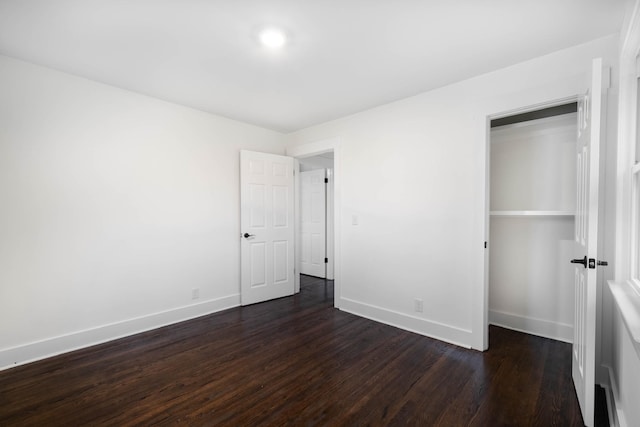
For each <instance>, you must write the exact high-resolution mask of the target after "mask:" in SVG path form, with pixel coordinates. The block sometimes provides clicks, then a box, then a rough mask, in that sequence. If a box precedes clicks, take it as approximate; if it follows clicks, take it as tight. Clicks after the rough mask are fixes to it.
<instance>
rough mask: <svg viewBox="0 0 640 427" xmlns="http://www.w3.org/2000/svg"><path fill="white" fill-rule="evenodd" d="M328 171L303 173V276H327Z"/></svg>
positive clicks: (301, 271) (301, 264)
mask: <svg viewBox="0 0 640 427" xmlns="http://www.w3.org/2000/svg"><path fill="white" fill-rule="evenodd" d="M325 178H326V170H325V169H317V170H313V171H308V172H301V173H300V198H301V201H300V217H301V226H300V228H301V231H300V234H301V237H302V238H301V241H302V251H301V252H302V253H301V256H300V273H302V274H308V275H310V276H315V277H322V278H325V277H326V274H327V273H326V263H325V258H326V242H327V240H326V239H327V235H326V233H327V226H326V211H327V207H326V206H327V205H326V203H327V196H326V188H327V187H326V182H325Z"/></svg>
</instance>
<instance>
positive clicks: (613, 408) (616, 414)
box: [603, 365, 628, 427]
mask: <svg viewBox="0 0 640 427" xmlns="http://www.w3.org/2000/svg"><path fill="white" fill-rule="evenodd" d="M603 366H604V367H605V368H607V370H608V371H609V381H608V382H609V384H607V385H605V386H603V387H604V389H605V392H606V396H607V410H608V411H609V425H610V426H611V427H627V425H628V424H627V420H626V418H625V416H624V413H623V412H622V411H621V405H619V404H618V402H619V401H620V389H619V388H618V384H617V383H616V377H615V376H614V375H613V369H612V368H611V367H610V366H606V365H603Z"/></svg>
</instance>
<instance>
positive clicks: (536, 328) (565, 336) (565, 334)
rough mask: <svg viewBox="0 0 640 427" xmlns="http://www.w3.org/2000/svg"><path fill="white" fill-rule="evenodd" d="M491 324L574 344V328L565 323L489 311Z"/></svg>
mask: <svg viewBox="0 0 640 427" xmlns="http://www.w3.org/2000/svg"><path fill="white" fill-rule="evenodd" d="M489 324H491V325H495V326H501V327H503V328H507V329H513V330H514V331H519V332H524V333H526V334H531V335H537V336H539V337H544V338H551V339H554V340H558V341H563V342H567V343H570V344H571V343H572V342H573V326H571V325H567V324H565V323H558V322H551V321H549V320H542V319H535V318H532V317H525V316H520V315H518V314H513V313H505V312H502V311H496V310H489Z"/></svg>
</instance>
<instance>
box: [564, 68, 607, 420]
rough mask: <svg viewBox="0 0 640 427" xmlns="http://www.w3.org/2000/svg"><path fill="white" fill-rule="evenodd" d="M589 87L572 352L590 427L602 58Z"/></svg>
mask: <svg viewBox="0 0 640 427" xmlns="http://www.w3.org/2000/svg"><path fill="white" fill-rule="evenodd" d="M591 74H592V75H591V81H590V89H589V90H588V91H587V93H586V94H585V95H584V96H582V97H581V98H580V99H579V100H578V142H577V145H576V162H577V163H576V169H577V176H576V178H577V186H576V221H575V236H574V240H575V246H576V252H575V259H574V260H572V261H571V262H572V263H574V264H575V274H574V277H575V314H574V316H575V322H574V339H573V351H572V374H573V382H574V385H575V388H576V393H577V395H578V401H579V402H580V410H581V411H582V417H583V420H584V423H585V425H587V426H592V425H593V422H594V406H595V355H596V348H595V346H596V303H597V299H596V298H597V296H596V295H597V281H596V277H597V275H596V266H597V262H596V260H597V257H598V241H597V238H598V186H599V179H600V174H599V172H600V126H601V124H600V122H601V117H602V99H603V85H602V77H603V69H602V60H601V59H595V60H594V61H593V66H592V73H591Z"/></svg>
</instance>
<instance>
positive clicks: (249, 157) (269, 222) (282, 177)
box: [240, 150, 294, 305]
mask: <svg viewBox="0 0 640 427" xmlns="http://www.w3.org/2000/svg"><path fill="white" fill-rule="evenodd" d="M240 204H241V207H240V225H241V229H240V230H241V233H242V236H241V239H242V243H241V274H240V282H241V286H240V296H241V303H242V305H247V304H253V303H256V302H261V301H266V300H269V299H274V298H280V297H283V296H287V295H292V294H293V291H294V275H293V265H294V264H293V263H294V251H293V241H294V240H293V239H294V223H293V208H294V180H293V159H292V158H291V157H285V156H277V155H274V154H266V153H257V152H253V151H244V150H243V151H241V152H240Z"/></svg>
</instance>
